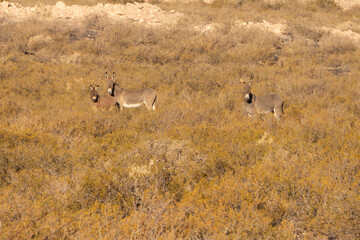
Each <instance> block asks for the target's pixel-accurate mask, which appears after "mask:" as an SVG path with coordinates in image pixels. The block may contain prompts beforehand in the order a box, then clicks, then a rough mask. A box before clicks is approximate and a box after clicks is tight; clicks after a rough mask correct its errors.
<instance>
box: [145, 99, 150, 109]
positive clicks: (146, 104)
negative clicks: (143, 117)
mask: <svg viewBox="0 0 360 240" xmlns="http://www.w3.org/2000/svg"><path fill="white" fill-rule="evenodd" d="M144 104H145V106H146V108H147V110H148V111H150V106H149V104H148V103H147V102H146V101H144Z"/></svg>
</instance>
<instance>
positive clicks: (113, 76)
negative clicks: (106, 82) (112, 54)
mask: <svg viewBox="0 0 360 240" xmlns="http://www.w3.org/2000/svg"><path fill="white" fill-rule="evenodd" d="M114 79H115V72H113V75H112V80H114Z"/></svg>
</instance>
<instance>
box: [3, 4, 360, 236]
mask: <svg viewBox="0 0 360 240" xmlns="http://www.w3.org/2000/svg"><path fill="white" fill-rule="evenodd" d="M318 2H320V1H318ZM322 2H323V1H322ZM294 4H298V5H299V4H300V3H294ZM161 6H162V7H164V8H169V9H170V8H175V9H177V10H183V11H184V12H186V13H187V14H188V15H189V17H190V19H192V20H191V21H192V22H196V23H197V22H202V21H204V20H206V19H207V20H206V21H209V22H217V23H223V24H224V25H225V26H224V27H223V28H221V29H220V30H218V31H214V32H212V33H208V34H204V35H200V34H198V33H196V32H195V31H192V30H191V29H189V27H188V25H187V24H188V23H189V22H187V21H189V20H185V22H184V23H182V24H180V25H179V26H177V27H176V28H174V29H171V30H160V29H151V28H143V27H141V26H137V25H131V24H120V23H118V24H115V23H111V22H109V21H108V20H107V19H99V18H96V17H94V18H93V19H90V20H91V21H86V23H84V24H83V25H82V26H75V25H64V24H58V23H50V22H37V21H35V20H34V21H32V22H26V23H11V24H6V25H5V24H2V25H0V32H1V33H2V34H1V35H0V46H2V47H1V48H0V56H1V58H0V64H1V68H0V81H1V86H2V87H1V89H0V113H1V114H0V234H1V235H0V236H1V238H4V239H28V238H35V239H44V238H47V239H65V238H70V239H94V238H96V239H97V238H98V239H101V238H105V239H131V238H133V239H176V238H179V239H295V238H296V237H299V238H306V239H356V238H359V237H360V232H359V228H358V226H359V223H360V218H359V216H360V207H359V206H360V205H359V196H360V195H359V194H360V185H359V184H360V175H359V174H360V173H359V159H360V150H359V149H360V146H359V143H360V138H359V134H358V129H359V128H360V121H359V119H360V105H359V100H360V91H359V89H360V85H359V82H358V79H359V77H360V73H359V67H360V65H359V62H358V58H357V56H358V55H359V50H358V47H357V45H355V44H354V43H352V42H350V41H343V40H342V39H338V38H333V37H330V38H329V37H328V36H327V35H324V34H323V33H321V32H319V31H318V30H316V29H318V27H319V25H318V24H319V23H318V22H317V21H315V22H314V23H311V21H306V18H307V17H309V16H310V17H314V19H320V18H321V19H322V20H321V21H322V22H324V23H327V24H328V25H329V26H330V25H332V24H335V23H334V18H333V15H332V14H333V13H336V14H337V15H339V17H340V18H341V19H343V20H344V21H346V20H350V19H351V18H352V16H353V13H352V12H351V11H347V12H341V11H340V10H338V9H337V8H336V7H333V6H332V5H331V4H330V5H326V6H320V5H316V4H315V5H312V7H311V8H310V7H308V6H305V5H301V6H302V8H301V12H300V13H299V12H296V14H302V16H303V17H300V18H299V17H298V15H296V14H295V13H294V8H295V5H286V4H285V5H279V6H277V7H271V6H267V5H264V2H257V1H246V3H244V4H243V5H241V6H236V7H233V5H231V4H230V3H227V4H223V5H221V4H220V5H216V6H213V7H212V6H205V5H201V4H194V5H192V6H193V7H192V8H186V7H184V6H182V5H176V4H174V5H165V4H162V5H161ZM354 11H356V10H354ZM251 12H257V14H255V15H254V16H253V17H252V16H251ZM224 13H227V14H228V15H226V17H224V18H222V17H221V16H224V15H223V14H224ZM277 13H279V14H280V16H287V19H288V20H289V27H288V29H287V31H288V34H289V35H292V36H294V38H293V41H287V42H282V41H281V39H279V38H278V37H277V36H276V35H274V34H272V33H266V32H259V31H254V30H247V31H241V30H236V31H233V30H231V29H230V28H229V27H227V26H226V24H227V23H229V22H231V20H230V19H231V18H233V19H236V18H242V19H243V20H246V21H253V22H257V21H260V17H261V16H263V17H264V18H266V16H269V17H271V16H274V15H276V14H277ZM305 16H307V17H305ZM191 21H190V22H191ZM87 31H93V32H92V33H96V34H95V35H94V36H95V38H93V39H89V38H87V37H86V36H87V34H86V33H89V32H87ZM38 35H43V36H44V37H45V38H43V40H41V41H40V42H35V43H33V44H29V39H31V38H32V37H34V36H38ZM46 36H50V38H48V39H47V40H46ZM44 39H45V40H44ZM25 51H26V52H27V53H33V54H25ZM275 54H277V56H278V58H274V55H275ZM334 66H338V67H342V66H346V67H347V68H348V69H349V72H345V73H343V74H334V72H333V71H329V70H328V67H334ZM105 71H108V72H111V71H115V72H116V73H117V80H116V82H117V83H118V84H119V85H120V86H126V87H128V88H140V87H144V86H147V87H152V88H154V89H156V90H157V91H158V92H159V97H158V104H157V110H156V112H154V113H152V112H148V111H146V109H145V107H143V108H138V109H131V110H130V109H124V111H123V112H121V113H120V112H101V111H99V112H94V111H93V110H92V106H91V101H90V99H89V96H88V86H89V85H90V84H99V85H100V93H101V94H105V92H106V89H105V87H106V82H105V79H104V77H103V76H104V72H105ZM248 74H253V75H254V86H253V92H254V93H255V94H258V95H262V94H266V93H268V92H276V93H278V94H279V95H281V96H282V97H283V98H284V99H285V118H284V119H283V120H282V121H281V122H278V121H277V120H276V119H275V118H274V117H273V116H271V115H265V116H256V117H255V118H248V117H247V116H246V115H245V114H244V109H243V96H242V86H241V84H240V83H239V81H238V79H239V77H240V76H243V77H244V76H247V75H248ZM260 140H261V141H260Z"/></svg>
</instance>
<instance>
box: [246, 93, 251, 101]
mask: <svg viewBox="0 0 360 240" xmlns="http://www.w3.org/2000/svg"><path fill="white" fill-rule="evenodd" d="M249 99H250V95H249V94H248V93H247V94H245V100H246V101H248V100H249Z"/></svg>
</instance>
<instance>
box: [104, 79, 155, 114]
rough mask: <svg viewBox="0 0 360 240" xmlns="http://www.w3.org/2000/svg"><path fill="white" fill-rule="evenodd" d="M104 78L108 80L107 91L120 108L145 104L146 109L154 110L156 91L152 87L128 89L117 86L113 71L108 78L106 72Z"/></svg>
mask: <svg viewBox="0 0 360 240" xmlns="http://www.w3.org/2000/svg"><path fill="white" fill-rule="evenodd" d="M105 79H106V80H107V81H108V93H109V94H110V96H113V97H114V98H115V100H116V101H117V102H118V103H119V104H120V110H121V111H122V109H123V107H126V108H134V107H140V106H141V105H142V104H145V106H146V107H147V109H148V110H150V109H151V108H152V110H153V111H155V101H156V95H157V93H156V91H155V90H154V89H152V88H142V89H138V90H129V89H125V88H121V87H119V86H118V85H117V84H116V83H115V82H114V79H115V72H113V75H112V79H109V77H108V74H107V72H106V73H105Z"/></svg>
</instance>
